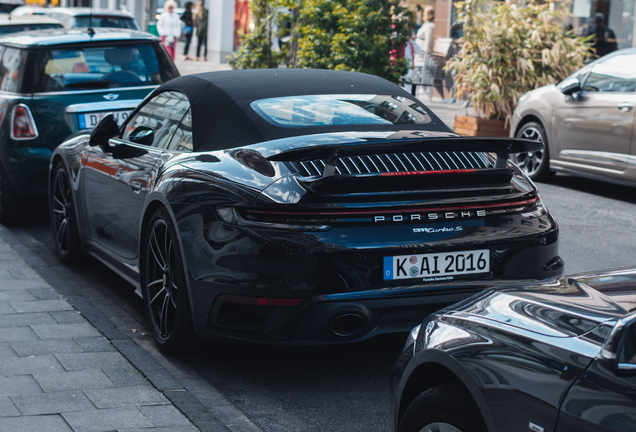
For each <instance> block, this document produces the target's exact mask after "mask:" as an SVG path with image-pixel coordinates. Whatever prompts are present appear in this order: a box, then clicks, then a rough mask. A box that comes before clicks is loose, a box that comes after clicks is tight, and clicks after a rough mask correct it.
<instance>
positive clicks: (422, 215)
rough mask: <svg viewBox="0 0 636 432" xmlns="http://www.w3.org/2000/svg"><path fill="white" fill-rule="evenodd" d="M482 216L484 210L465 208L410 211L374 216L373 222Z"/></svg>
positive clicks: (484, 213) (484, 214)
mask: <svg viewBox="0 0 636 432" xmlns="http://www.w3.org/2000/svg"><path fill="white" fill-rule="evenodd" d="M475 216H477V217H484V216H486V210H465V211H456V212H452V211H451V212H443V213H437V212H436V213H410V214H403V215H402V214H396V215H390V216H381V215H378V216H374V217H373V222H407V221H426V220H431V221H432V220H434V221H439V220H451V219H463V218H469V217H475Z"/></svg>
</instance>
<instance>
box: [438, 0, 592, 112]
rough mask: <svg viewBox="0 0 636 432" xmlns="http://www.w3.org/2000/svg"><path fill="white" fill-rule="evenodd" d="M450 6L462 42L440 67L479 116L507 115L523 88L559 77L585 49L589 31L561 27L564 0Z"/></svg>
mask: <svg viewBox="0 0 636 432" xmlns="http://www.w3.org/2000/svg"><path fill="white" fill-rule="evenodd" d="M456 7H457V9H458V17H459V19H460V20H461V21H462V22H463V23H464V28H463V30H464V44H463V46H462V50H461V52H460V53H459V55H457V56H456V57H454V58H453V59H452V60H451V61H450V62H449V63H448V64H447V66H446V70H447V71H450V72H453V73H454V74H455V86H456V89H457V95H458V96H459V97H462V96H469V97H470V98H471V101H472V102H473V105H474V107H475V110H476V111H477V113H478V115H480V116H483V117H486V118H490V119H499V120H506V122H508V121H510V119H511V118H512V113H513V112H514V109H515V107H516V105H517V102H518V101H519V98H520V97H521V96H522V95H523V94H524V93H526V92H528V91H530V90H532V89H534V88H537V87H540V86H544V85H548V84H556V83H558V82H560V81H561V80H563V79H564V78H566V77H567V76H568V75H570V74H572V73H574V72H575V71H576V70H577V69H579V68H580V67H582V66H583V64H584V60H585V58H586V57H587V56H588V55H589V53H590V38H589V37H588V38H579V37H576V36H575V35H574V34H573V33H572V31H568V32H565V31H564V28H563V24H562V23H563V18H564V17H565V16H566V9H565V3H557V2H555V1H551V0H548V1H545V2H543V1H540V0H529V1H528V2H527V4H526V5H525V6H518V5H517V4H515V3H513V2H512V1H511V0H506V1H504V2H494V3H493V2H488V1H487V0H466V1H463V2H460V3H457V4H456Z"/></svg>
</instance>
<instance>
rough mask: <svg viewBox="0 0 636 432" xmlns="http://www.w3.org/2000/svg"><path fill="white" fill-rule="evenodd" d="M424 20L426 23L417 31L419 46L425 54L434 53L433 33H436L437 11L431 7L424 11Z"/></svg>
mask: <svg viewBox="0 0 636 432" xmlns="http://www.w3.org/2000/svg"><path fill="white" fill-rule="evenodd" d="M424 19H425V20H426V22H425V23H424V24H422V27H420V29H419V30H418V31H417V39H416V42H417V45H418V46H419V47H420V49H421V50H422V52H423V53H427V52H433V39H434V36H433V33H434V32H435V22H434V21H435V9H433V8H432V7H431V6H428V7H426V9H424Z"/></svg>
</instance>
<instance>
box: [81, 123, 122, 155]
mask: <svg viewBox="0 0 636 432" xmlns="http://www.w3.org/2000/svg"><path fill="white" fill-rule="evenodd" d="M118 134H119V125H118V124H117V121H116V120H115V116H114V115H113V114H112V113H109V114H106V115H105V116H104V117H103V118H102V119H101V120H100V121H99V123H97V126H95V128H94V129H93V131H92V132H91V137H90V140H89V141H88V143H89V144H90V145H91V146H100V147H101V148H102V150H104V152H106V153H107V152H110V151H111V148H110V144H108V140H109V139H111V138H114V137H116V136H117V135H118Z"/></svg>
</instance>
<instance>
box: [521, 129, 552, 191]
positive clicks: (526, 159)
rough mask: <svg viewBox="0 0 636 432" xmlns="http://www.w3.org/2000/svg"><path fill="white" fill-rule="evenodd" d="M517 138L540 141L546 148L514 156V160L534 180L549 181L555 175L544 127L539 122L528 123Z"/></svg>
mask: <svg viewBox="0 0 636 432" xmlns="http://www.w3.org/2000/svg"><path fill="white" fill-rule="evenodd" d="M517 138H524V139H529V140H534V141H540V142H542V143H543V146H544V148H543V150H539V151H536V152H528V153H517V154H515V155H513V157H512V160H513V161H514V162H515V163H516V164H517V165H518V166H519V168H521V169H522V170H523V171H524V172H525V173H526V174H527V175H528V177H530V178H531V179H532V180H537V181H541V180H547V179H549V178H550V177H551V176H552V174H554V173H553V172H551V171H550V152H549V150H548V140H547V139H546V134H545V130H544V129H543V126H541V124H539V123H537V122H529V123H526V124H524V125H523V126H522V127H521V129H519V132H517Z"/></svg>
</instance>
